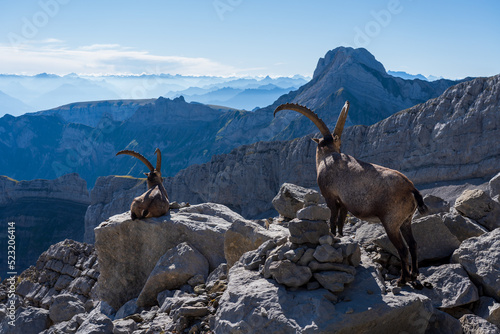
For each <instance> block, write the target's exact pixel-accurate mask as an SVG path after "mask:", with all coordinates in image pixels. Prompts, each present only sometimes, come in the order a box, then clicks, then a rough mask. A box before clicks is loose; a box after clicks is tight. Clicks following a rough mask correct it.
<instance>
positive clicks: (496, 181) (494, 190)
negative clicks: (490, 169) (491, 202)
mask: <svg viewBox="0 0 500 334" xmlns="http://www.w3.org/2000/svg"><path fill="white" fill-rule="evenodd" d="M488 192H489V194H490V197H491V198H493V199H495V198H496V199H497V202H498V199H499V198H500V197H499V196H500V173H498V174H497V175H495V176H494V177H493V178H492V179H491V180H490V182H488Z"/></svg>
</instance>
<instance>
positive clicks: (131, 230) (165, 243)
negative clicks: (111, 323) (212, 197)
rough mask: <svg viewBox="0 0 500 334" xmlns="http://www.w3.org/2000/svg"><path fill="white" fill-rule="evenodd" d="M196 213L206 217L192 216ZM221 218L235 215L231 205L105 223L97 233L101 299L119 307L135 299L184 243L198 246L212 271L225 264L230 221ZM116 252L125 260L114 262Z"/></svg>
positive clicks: (124, 216)
mask: <svg viewBox="0 0 500 334" xmlns="http://www.w3.org/2000/svg"><path fill="white" fill-rule="evenodd" d="M210 207H211V208H212V210H209V208H210ZM198 209H199V210H200V212H202V213H196V212H189V210H198ZM184 211H186V212H184ZM221 216H223V217H226V218H227V219H232V218H231V217H234V215H233V213H232V211H231V210H229V209H228V208H227V207H225V206H223V205H219V204H210V205H204V206H202V207H201V208H198V206H196V205H194V206H191V207H189V208H183V209H180V210H179V212H177V213H173V212H171V213H170V215H167V216H163V217H159V218H150V219H144V220H134V221H132V220H130V216H129V215H128V214H127V213H124V214H121V215H117V216H113V217H111V218H110V219H109V220H108V221H106V222H104V223H102V224H101V225H100V226H99V227H98V228H96V229H95V233H96V243H95V247H96V249H97V252H98V254H99V270H100V276H99V279H98V285H99V290H98V294H99V296H100V299H101V300H105V301H107V302H108V303H109V304H110V305H112V306H113V307H114V308H115V309H118V308H120V307H121V306H122V305H123V304H124V303H125V302H127V301H129V300H130V299H133V298H136V297H137V296H138V295H139V293H140V292H141V290H142V288H143V286H144V284H145V283H146V279H147V278H148V276H149V274H150V273H151V271H152V270H153V268H154V266H155V265H156V263H157V261H158V259H159V258H160V257H161V256H162V255H163V254H165V252H166V251H167V250H169V249H171V248H173V247H175V246H177V245H178V244H179V243H181V242H188V243H189V244H191V245H195V247H196V249H197V250H198V251H199V252H200V253H202V254H203V255H204V256H205V257H206V258H207V260H208V262H209V266H210V269H211V270H213V269H215V268H217V266H219V264H221V263H224V262H226V260H225V256H224V233H225V232H226V231H227V230H228V229H229V228H230V226H231V224H232V222H231V221H228V220H226V219H224V218H222V217H221ZM117 254H119V257H120V258H122V259H127V261H116V258H117Z"/></svg>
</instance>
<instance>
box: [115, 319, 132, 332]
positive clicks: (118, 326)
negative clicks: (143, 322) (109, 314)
mask: <svg viewBox="0 0 500 334" xmlns="http://www.w3.org/2000/svg"><path fill="white" fill-rule="evenodd" d="M113 326H114V328H113V334H129V333H133V332H134V331H135V330H136V329H137V328H138V327H137V323H136V322H135V321H134V320H133V319H126V320H125V319H120V320H115V321H113Z"/></svg>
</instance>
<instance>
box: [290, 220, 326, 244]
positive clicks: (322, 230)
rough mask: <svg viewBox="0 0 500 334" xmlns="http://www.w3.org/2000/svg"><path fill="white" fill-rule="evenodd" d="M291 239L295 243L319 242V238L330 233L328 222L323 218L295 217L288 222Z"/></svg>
mask: <svg viewBox="0 0 500 334" xmlns="http://www.w3.org/2000/svg"><path fill="white" fill-rule="evenodd" d="M288 229H289V230H290V241H291V242H293V243H295V244H305V243H311V244H318V243H319V238H321V237H322V236H324V235H328V234H329V233H330V227H329V226H328V223H327V222H325V221H322V220H317V221H310V220H299V219H294V220H292V221H290V222H289V223H288Z"/></svg>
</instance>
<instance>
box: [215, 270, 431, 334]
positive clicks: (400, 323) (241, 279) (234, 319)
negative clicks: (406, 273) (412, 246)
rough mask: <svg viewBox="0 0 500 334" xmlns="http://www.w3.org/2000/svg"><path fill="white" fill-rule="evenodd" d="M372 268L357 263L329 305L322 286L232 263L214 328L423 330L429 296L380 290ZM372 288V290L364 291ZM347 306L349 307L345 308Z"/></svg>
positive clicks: (263, 330)
mask: <svg viewBox="0 0 500 334" xmlns="http://www.w3.org/2000/svg"><path fill="white" fill-rule="evenodd" d="M376 276H377V275H376V269H375V267H374V265H373V264H372V265H368V261H367V262H365V261H363V263H362V264H361V265H360V267H359V268H358V273H357V274H356V276H355V278H354V281H353V282H352V283H351V284H350V287H349V289H346V290H344V292H342V294H343V295H344V298H345V299H350V300H351V301H350V302H338V303H337V304H336V305H333V304H332V302H330V301H329V300H328V299H327V298H326V297H325V296H331V294H330V292H328V291H327V290H326V289H322V288H319V289H315V290H311V291H308V290H305V289H304V290H302V289H298V290H296V291H290V290H287V289H286V288H285V287H284V286H282V285H280V284H279V283H277V282H275V281H274V280H267V279H265V278H263V277H261V276H260V274H259V273H258V272H256V271H249V270H246V269H244V268H243V267H241V266H234V267H232V268H231V270H230V271H229V284H228V288H227V290H226V291H225V292H224V294H223V296H222V298H221V300H220V306H219V308H218V310H217V313H216V316H215V329H214V331H215V332H216V333H233V332H240V333H329V332H335V333H343V334H346V333H399V332H402V331H406V332H408V333H423V332H424V331H425V329H426V326H427V322H428V319H429V318H430V316H431V314H432V306H431V302H430V300H429V299H428V298H426V297H424V296H421V295H418V294H416V293H413V292H406V291H404V292H402V293H401V295H398V296H394V295H392V294H382V291H381V288H380V285H379V283H377V282H376V279H375V277H376ZM367 290H371V291H373V292H374V293H373V294H371V295H370V294H367V292H366V291H367ZM349 308H352V312H349V313H348V312H347V311H348V309H349ZM234 310H238V312H234Z"/></svg>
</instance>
